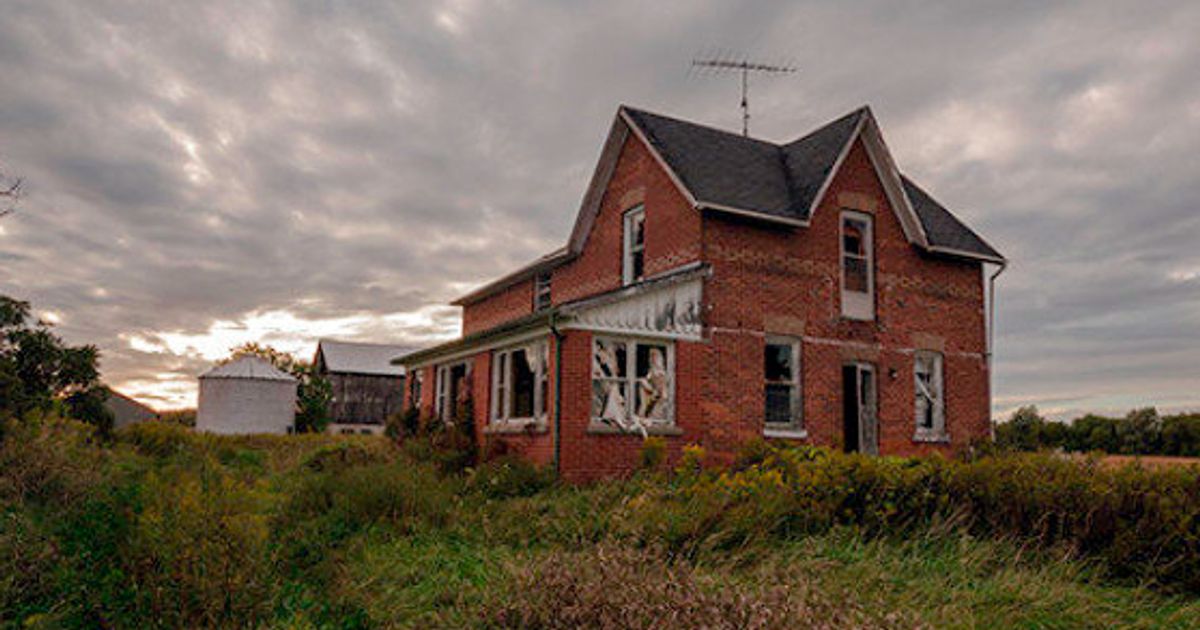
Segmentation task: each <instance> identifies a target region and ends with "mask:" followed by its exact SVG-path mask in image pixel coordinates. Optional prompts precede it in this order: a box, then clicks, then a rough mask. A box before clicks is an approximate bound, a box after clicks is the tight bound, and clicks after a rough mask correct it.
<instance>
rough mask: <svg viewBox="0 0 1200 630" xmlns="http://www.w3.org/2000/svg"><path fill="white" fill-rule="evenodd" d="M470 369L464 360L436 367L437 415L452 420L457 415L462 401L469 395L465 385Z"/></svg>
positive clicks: (469, 391) (462, 403)
mask: <svg viewBox="0 0 1200 630" xmlns="http://www.w3.org/2000/svg"><path fill="white" fill-rule="evenodd" d="M469 373H470V370H469V369H468V367H467V364H466V363H465V362H463V363H455V364H448V365H440V366H438V369H437V400H436V409H435V411H436V412H437V417H438V418H441V419H442V420H445V421H448V422H449V421H453V420H454V419H455V418H457V417H458V415H459V411H460V410H461V408H462V406H463V405H464V403H466V401H467V399H468V398H470V396H471V390H470V388H469V387H468V386H467V375H468V374H469Z"/></svg>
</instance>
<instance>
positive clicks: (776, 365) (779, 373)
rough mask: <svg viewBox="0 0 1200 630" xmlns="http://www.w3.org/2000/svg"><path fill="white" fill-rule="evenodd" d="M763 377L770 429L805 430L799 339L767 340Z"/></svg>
mask: <svg viewBox="0 0 1200 630" xmlns="http://www.w3.org/2000/svg"><path fill="white" fill-rule="evenodd" d="M763 377H764V386H763V388H764V391H763V399H764V402H765V406H766V409H765V411H764V414H765V418H766V423H767V428H770V429H775V428H782V429H795V430H800V429H803V428H804V425H803V404H802V402H801V401H802V399H801V392H800V341H799V340H798V339H793V338H789V337H767V343H766V345H765V346H764V350H763Z"/></svg>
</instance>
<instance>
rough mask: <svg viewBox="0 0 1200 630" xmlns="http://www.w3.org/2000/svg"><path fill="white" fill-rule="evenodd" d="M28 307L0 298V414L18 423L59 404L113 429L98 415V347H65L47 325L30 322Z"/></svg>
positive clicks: (104, 415) (102, 413) (105, 416)
mask: <svg viewBox="0 0 1200 630" xmlns="http://www.w3.org/2000/svg"><path fill="white" fill-rule="evenodd" d="M30 313H31V311H30V305H29V302H25V301H22V300H17V299H14V298H11V297H8V296H5V295H0V415H8V416H12V417H16V418H21V417H24V416H25V415H27V414H29V413H30V412H33V411H42V412H49V411H51V410H52V409H53V408H54V407H55V406H56V405H62V406H63V407H64V409H65V411H66V413H67V415H68V416H70V417H72V418H75V419H78V420H82V421H84V422H89V423H92V424H94V425H96V426H97V428H99V429H100V431H101V432H102V433H105V434H106V433H107V432H108V431H109V430H110V429H111V428H112V422H111V414H110V413H108V412H107V410H106V409H105V410H103V411H101V408H102V407H103V406H104V401H105V400H106V399H107V391H105V390H104V387H103V385H101V383H100V371H99V369H98V367H97V363H98V362H99V359H100V351H99V350H98V349H97V348H96V346H92V345H84V346H69V345H67V344H66V343H65V342H63V340H62V339H61V338H60V337H58V336H57V335H55V334H54V333H53V332H52V331H51V329H50V324H47V323H46V322H43V321H34V320H33V319H32V317H31V314H30Z"/></svg>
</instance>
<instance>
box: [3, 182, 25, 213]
mask: <svg viewBox="0 0 1200 630" xmlns="http://www.w3.org/2000/svg"><path fill="white" fill-rule="evenodd" d="M24 183H25V180H23V179H21V178H20V177H17V178H13V179H9V178H8V177H5V175H4V173H0V219H3V218H4V217H6V216H8V215H10V214H12V213H13V212H15V211H16V209H17V203H18V202H20V200H21V197H22V196H23V195H24V192H25V191H24V190H22V189H21V186H22V184H24Z"/></svg>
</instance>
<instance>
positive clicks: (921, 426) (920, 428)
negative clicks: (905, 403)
mask: <svg viewBox="0 0 1200 630" xmlns="http://www.w3.org/2000/svg"><path fill="white" fill-rule="evenodd" d="M913 385H914V388H915V393H916V396H915V397H916V405H917V408H916V421H917V432H916V437H917V439H932V440H938V439H943V438H945V436H946V411H945V409H946V397H945V390H944V389H943V387H942V355H941V354H939V353H937V352H924V351H922V352H917V353H916V355H915V356H914V359H913Z"/></svg>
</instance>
